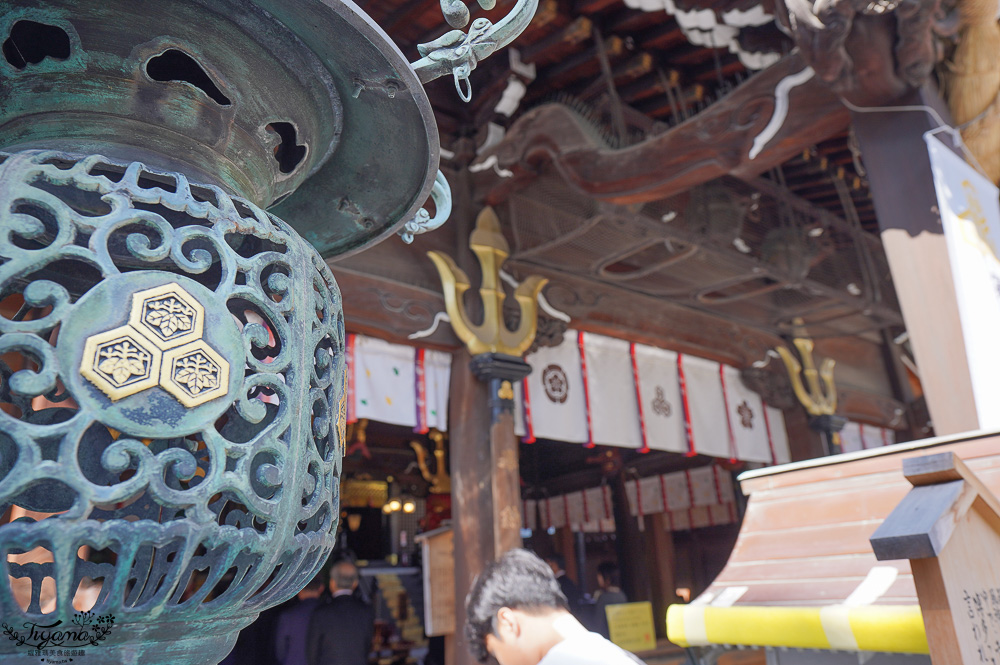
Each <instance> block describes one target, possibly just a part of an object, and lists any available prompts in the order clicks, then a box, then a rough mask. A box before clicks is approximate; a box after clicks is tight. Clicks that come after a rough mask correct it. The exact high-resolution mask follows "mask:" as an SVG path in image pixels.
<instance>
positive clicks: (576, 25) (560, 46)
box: [521, 16, 594, 64]
mask: <svg viewBox="0 0 1000 665" xmlns="http://www.w3.org/2000/svg"><path fill="white" fill-rule="evenodd" d="M593 31H594V25H593V23H592V22H591V21H590V19H589V18H587V17H586V16H579V17H577V18H576V19H575V20H574V21H573V22H572V23H570V24H569V25H567V26H566V27H565V28H562V29H561V30H558V31H557V32H554V33H552V34H551V35H549V36H548V37H543V38H542V39H539V40H538V41H536V42H532V43H529V44H527V45H526V46H524V47H523V48H522V49H521V60H522V61H524V62H526V63H529V64H530V63H545V62H548V61H549V60H550V59H554V58H555V57H557V56H558V55H559V54H561V53H564V52H565V51H566V50H567V49H571V48H575V47H576V46H578V45H580V44H582V43H583V42H585V41H587V40H589V39H590V37H591V35H592V34H593Z"/></svg>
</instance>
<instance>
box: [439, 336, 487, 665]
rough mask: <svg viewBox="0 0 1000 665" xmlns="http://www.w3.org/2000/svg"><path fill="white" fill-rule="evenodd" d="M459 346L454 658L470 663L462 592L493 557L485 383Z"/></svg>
mask: <svg viewBox="0 0 1000 665" xmlns="http://www.w3.org/2000/svg"><path fill="white" fill-rule="evenodd" d="M470 361H471V357H470V356H469V354H468V353H467V352H466V351H464V350H462V351H459V352H458V353H456V354H455V358H454V360H453V362H452V364H451V395H450V409H449V410H450V411H451V413H453V414H461V417H452V419H451V455H450V458H451V459H450V462H451V514H452V524H453V526H454V529H455V598H454V602H455V640H454V642H455V662H456V664H460V663H472V662H474V661H473V660H472V656H471V655H470V654H469V648H468V645H467V644H466V642H465V638H464V630H465V597H466V596H467V595H468V593H469V589H470V588H471V587H472V581H473V580H474V579H475V577H476V575H477V574H479V572H480V571H481V570H482V569H483V564H484V563H485V562H486V561H489V560H491V559H492V558H493V538H494V535H493V487H492V482H491V481H492V473H493V469H492V457H491V453H490V442H489V433H490V421H489V411H488V409H487V406H486V404H487V395H486V391H487V386H486V385H485V384H484V383H482V382H481V381H479V380H477V379H476V377H475V376H474V375H473V374H472V372H471V371H470V370H469V363H470Z"/></svg>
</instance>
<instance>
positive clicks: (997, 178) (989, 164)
mask: <svg viewBox="0 0 1000 665" xmlns="http://www.w3.org/2000/svg"><path fill="white" fill-rule="evenodd" d="M958 12H959V19H960V26H961V27H960V33H959V39H958V45H957V46H956V47H955V53H954V55H953V56H952V59H951V61H950V62H947V63H946V64H945V68H946V69H945V75H944V77H943V79H944V91H945V97H946V99H947V100H948V107H949V110H950V111H951V115H952V118H953V119H954V121H955V123H956V124H959V125H962V124H965V123H967V122H969V121H972V120H975V121H974V122H972V123H971V124H969V126H968V127H966V128H965V129H963V130H962V140H963V141H964V142H965V144H966V145H967V146H968V147H969V150H971V151H972V154H973V155H975V157H976V159H977V160H978V161H979V163H980V164H981V165H982V167H983V169H985V171H986V174H987V175H988V176H989V178H990V180H992V181H993V182H994V183H1000V64H998V60H997V58H998V54H1000V25H998V24H997V0H960V1H959V3H958ZM980 116H982V117H980ZM977 118H978V119H977Z"/></svg>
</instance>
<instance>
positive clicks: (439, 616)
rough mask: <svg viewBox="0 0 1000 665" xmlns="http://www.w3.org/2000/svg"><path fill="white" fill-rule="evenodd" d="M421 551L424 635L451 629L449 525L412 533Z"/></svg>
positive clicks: (452, 589) (452, 583) (452, 575)
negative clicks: (415, 535)
mask: <svg viewBox="0 0 1000 665" xmlns="http://www.w3.org/2000/svg"><path fill="white" fill-rule="evenodd" d="M415 540H417V541H419V542H420V546H421V550H422V552H423V566H424V617H425V623H426V625H425V626H424V628H425V630H426V632H427V635H428V636H434V635H451V634H452V633H454V632H455V539H454V533H453V532H452V530H451V527H450V526H449V527H442V528H440V529H435V530H434V531H428V532H427V533H422V534H420V535H419V536H417V537H416V539H415Z"/></svg>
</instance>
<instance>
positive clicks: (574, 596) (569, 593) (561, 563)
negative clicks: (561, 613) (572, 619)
mask: <svg viewBox="0 0 1000 665" xmlns="http://www.w3.org/2000/svg"><path fill="white" fill-rule="evenodd" d="M545 563H547V564H549V568H551V569H552V574H553V575H555V576H556V582H558V583H559V589H560V590H561V591H562V592H563V595H564V596H566V600H567V601H568V602H569V611H570V612H572V613H573V614H578V613H579V612H580V605H581V604H582V603H583V594H582V593H580V587H579V586H577V584H576V582H574V581H573V580H571V579H570V578H569V575H567V574H566V571H565V570H564V568H565V567H566V559H565V558H564V557H563V555H562V554H550V555H549V556H547V557H545Z"/></svg>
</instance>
